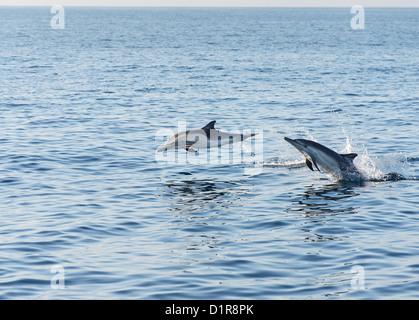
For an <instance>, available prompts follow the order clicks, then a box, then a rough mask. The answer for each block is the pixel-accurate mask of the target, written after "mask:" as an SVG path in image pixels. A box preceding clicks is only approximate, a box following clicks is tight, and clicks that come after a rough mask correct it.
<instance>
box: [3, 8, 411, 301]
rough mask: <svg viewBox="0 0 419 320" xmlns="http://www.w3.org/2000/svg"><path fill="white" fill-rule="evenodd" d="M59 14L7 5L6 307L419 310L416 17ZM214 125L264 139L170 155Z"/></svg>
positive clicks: (255, 12)
mask: <svg viewBox="0 0 419 320" xmlns="http://www.w3.org/2000/svg"><path fill="white" fill-rule="evenodd" d="M50 9H51V8H49V7H40V8H5V7H2V8H0V35H1V39H2V40H1V44H0V81H1V87H0V133H1V135H0V146H1V149H0V150H1V151H0V298H1V299H418V298H419V243H418V234H419V197H418V196H419V181H418V177H419V171H418V168H419V153H418V142H419V139H418V129H419V120H418V113H419V86H418V80H419V55H418V52H419V10H418V9H378V8H366V9H365V28H364V29H361V30H354V29H352V28H351V19H352V18H353V17H354V14H352V13H351V12H350V8H347V9H345V8H340V9H279V8H278V9H272V8H266V9H250V8H247V9H244V8H243V9H231V8H230V9H228V8H225V9H221V8H212V9H208V8H200V9H198V8H196V9H193V8H177V9H175V8H148V9H145V8H72V7H65V8H64V9H65V28H64V29H58V30H55V29H52V28H51V26H50V20H51V18H52V17H53V16H54V14H51V13H50ZM211 120H217V123H216V128H218V129H220V130H222V131H229V132H233V131H238V132H244V131H245V130H250V131H254V132H256V131H257V132H258V133H259V134H258V135H257V136H255V137H254V138H252V139H248V140H246V141H245V142H244V143H243V144H239V145H234V147H229V146H224V147H221V148H220V149H215V150H214V149H210V151H211V152H213V153H212V154H214V153H216V155H215V156H214V157H213V156H212V154H211V155H210V154H209V153H206V150H199V152H198V153H197V154H193V153H187V152H186V151H184V150H179V151H170V152H167V153H162V154H158V153H156V150H157V148H159V147H160V146H161V145H162V144H163V143H164V142H165V140H166V138H168V136H170V135H171V134H174V133H176V132H178V131H182V130H183V129H195V128H201V127H203V126H204V125H205V124H206V123H208V122H209V121H211ZM285 136H288V137H291V138H306V139H312V140H316V141H318V142H320V143H322V144H324V145H326V146H328V147H329V148H332V149H333V150H336V151H338V152H355V153H358V157H357V158H356V159H355V164H356V166H357V167H358V168H359V170H360V171H362V172H363V173H364V174H365V176H366V177H367V179H366V181H363V182H362V183H351V182H342V181H341V182H339V181H334V180H333V179H331V178H329V177H328V176H327V175H325V174H323V173H319V172H312V171H310V170H309V169H308V168H307V167H306V166H305V164H304V159H303V157H302V155H301V154H300V153H299V152H298V151H297V150H296V149H295V148H293V147H292V146H291V145H289V144H288V143H287V142H285V141H284V140H283V138H284V137H285ZM235 154H239V157H236V156H235ZM388 173H391V174H392V175H391V176H390V178H389V176H388V175H386V174H388Z"/></svg>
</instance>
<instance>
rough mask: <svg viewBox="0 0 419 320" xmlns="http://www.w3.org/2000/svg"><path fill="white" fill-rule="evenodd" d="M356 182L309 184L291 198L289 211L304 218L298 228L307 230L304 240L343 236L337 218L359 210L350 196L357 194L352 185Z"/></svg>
mask: <svg viewBox="0 0 419 320" xmlns="http://www.w3.org/2000/svg"><path fill="white" fill-rule="evenodd" d="M360 186H362V184H360V183H359V182H354V183H352V182H340V183H333V184H328V185H322V186H313V185H312V186H309V187H307V189H306V190H305V191H304V192H303V193H302V194H298V195H297V196H296V198H295V199H294V200H292V203H291V207H290V208H288V209H287V210H286V211H287V212H288V213H294V214H295V213H300V216H302V217H304V218H306V219H305V220H304V222H303V224H302V226H301V230H302V231H303V232H305V233H307V236H306V238H305V239H306V241H316V242H317V241H328V240H338V239H341V238H342V237H345V232H344V230H342V227H341V226H340V224H339V221H340V220H341V219H343V217H344V216H345V215H346V216H347V215H353V214H357V213H358V208H357V207H354V206H352V205H351V201H350V199H351V198H353V197H355V196H358V195H359V193H357V192H356V190H355V188H356V187H360Z"/></svg>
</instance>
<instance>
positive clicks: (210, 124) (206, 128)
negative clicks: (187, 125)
mask: <svg viewBox="0 0 419 320" xmlns="http://www.w3.org/2000/svg"><path fill="white" fill-rule="evenodd" d="M215 122H216V121H215V120H213V121H211V122H210V123H208V124H207V125H206V126H205V127H202V129H203V130H213V129H215V128H214V124H215Z"/></svg>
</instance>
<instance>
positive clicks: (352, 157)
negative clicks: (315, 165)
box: [341, 153, 358, 161]
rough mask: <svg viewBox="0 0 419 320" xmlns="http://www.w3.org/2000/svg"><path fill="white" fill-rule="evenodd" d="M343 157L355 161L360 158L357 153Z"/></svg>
mask: <svg viewBox="0 0 419 320" xmlns="http://www.w3.org/2000/svg"><path fill="white" fill-rule="evenodd" d="M341 156H342V157H344V158H347V159H349V160H352V161H353V160H354V159H355V158H356V157H357V156H358V154H357V153H345V154H341Z"/></svg>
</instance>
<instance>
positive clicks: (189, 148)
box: [185, 146, 198, 153]
mask: <svg viewBox="0 0 419 320" xmlns="http://www.w3.org/2000/svg"><path fill="white" fill-rule="evenodd" d="M185 150H186V151H188V152H194V153H196V152H198V150H196V149H194V148H192V146H186V147H185Z"/></svg>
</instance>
